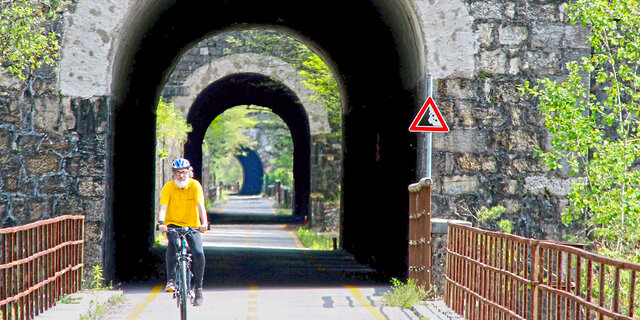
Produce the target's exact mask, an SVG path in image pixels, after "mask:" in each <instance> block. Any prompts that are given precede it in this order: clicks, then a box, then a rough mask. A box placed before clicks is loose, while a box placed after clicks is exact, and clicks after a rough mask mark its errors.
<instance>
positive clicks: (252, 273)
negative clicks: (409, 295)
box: [104, 197, 418, 320]
mask: <svg viewBox="0 0 640 320" xmlns="http://www.w3.org/2000/svg"><path fill="white" fill-rule="evenodd" d="M276 211H277V210H276V209H274V207H273V205H272V203H271V201H270V200H267V199H262V198H260V197H230V198H229V200H228V202H227V203H226V204H225V205H224V206H221V207H216V208H214V210H213V212H212V215H210V216H212V217H214V218H212V219H211V221H212V228H211V230H210V231H208V232H206V233H205V234H204V235H203V242H204V247H205V255H206V259H207V262H206V269H205V278H204V289H203V293H204V304H203V305H202V306H200V307H193V306H189V309H188V318H189V319H225V320H227V319H242V320H258V319H308V320H313V319H418V316H417V315H416V314H415V313H414V312H412V311H410V310H407V309H402V308H392V307H384V306H381V303H380V300H381V298H382V294H383V293H384V292H385V291H387V290H389V285H388V283H383V282H379V281H378V280H377V279H376V274H375V272H374V270H372V269H370V268H369V267H367V266H364V265H361V264H359V263H357V262H356V261H355V260H354V259H353V257H351V256H350V255H349V254H348V253H346V252H343V251H340V250H336V251H316V250H307V249H305V248H304V247H303V246H302V244H301V243H300V241H299V240H298V238H297V236H296V235H295V230H296V229H297V228H298V227H299V226H297V225H290V224H281V223H276V224H273V223H267V221H270V219H271V221H278V218H279V217H278V216H277V215H276ZM216 215H217V216H216ZM216 217H217V218H216ZM274 219H275V220H274ZM285 220H286V219H285ZM216 221H217V222H218V223H216ZM233 221H236V222H238V221H240V222H241V221H246V222H249V221H253V222H254V223H253V224H249V223H242V224H237V223H234V222H233ZM256 221H257V222H258V223H255V222H256ZM228 223H231V224H228ZM163 286H164V283H155V284H135V285H126V286H124V287H123V296H124V302H121V303H119V304H117V305H116V306H115V307H112V308H111V309H110V311H109V312H108V314H107V315H106V316H105V317H104V319H110V320H116V319H127V320H129V319H179V317H180V316H179V311H178V308H177V305H176V300H175V299H172V294H171V293H165V292H163V291H161V289H162V287H163Z"/></svg>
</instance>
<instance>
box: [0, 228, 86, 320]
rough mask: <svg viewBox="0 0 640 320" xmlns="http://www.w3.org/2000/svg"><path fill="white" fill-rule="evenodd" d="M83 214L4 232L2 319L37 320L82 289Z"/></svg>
mask: <svg viewBox="0 0 640 320" xmlns="http://www.w3.org/2000/svg"><path fill="white" fill-rule="evenodd" d="M83 246H84V216H61V217H57V218H53V219H49V220H43V221H38V222H35V223H31V224H27V225H23V226H19V227H13V228H5V229H0V315H1V318H2V319H3V320H8V319H33V318H34V316H36V315H38V314H40V313H42V312H43V311H44V310H46V309H48V308H49V307H51V306H53V305H54V304H55V303H56V301H58V300H59V299H60V297H61V296H62V295H63V294H70V293H73V292H76V291H78V290H80V289H81V287H82V273H83V266H84V265H83V250H84V247H83Z"/></svg>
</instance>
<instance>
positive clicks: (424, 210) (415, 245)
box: [409, 178, 431, 290]
mask: <svg viewBox="0 0 640 320" xmlns="http://www.w3.org/2000/svg"><path fill="white" fill-rule="evenodd" d="M409 279H414V280H416V284H418V285H421V286H424V287H425V288H426V289H427V290H429V289H430V287H431V179H427V178H424V179H422V180H420V182H418V183H414V184H412V185H410V186H409Z"/></svg>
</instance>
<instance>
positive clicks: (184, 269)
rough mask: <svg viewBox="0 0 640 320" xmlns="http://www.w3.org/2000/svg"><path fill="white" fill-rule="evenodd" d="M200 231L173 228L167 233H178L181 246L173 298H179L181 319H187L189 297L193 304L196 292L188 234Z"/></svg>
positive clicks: (178, 252) (178, 254)
mask: <svg viewBox="0 0 640 320" xmlns="http://www.w3.org/2000/svg"><path fill="white" fill-rule="evenodd" d="M195 232H200V231H199V230H198V229H194V228H191V227H186V228H171V229H168V230H167V233H177V234H178V241H179V246H178V250H177V251H176V260H177V263H176V268H175V270H174V273H173V274H174V278H175V280H174V281H175V285H176V290H175V291H174V292H173V298H174V299H177V304H178V309H180V319H182V320H186V319H187V297H188V298H189V301H190V302H191V304H193V301H194V292H193V290H191V279H192V278H193V273H191V253H189V250H188V246H187V239H186V236H187V235H189V234H191V233H195Z"/></svg>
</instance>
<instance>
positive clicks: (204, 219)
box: [196, 202, 209, 232]
mask: <svg viewBox="0 0 640 320" xmlns="http://www.w3.org/2000/svg"><path fill="white" fill-rule="evenodd" d="M196 208H197V209H198V215H199V216H200V231H202V232H205V231H207V229H209V217H208V216H207V210H206V209H205V208H204V204H203V203H202V202H200V203H198V204H197V205H196Z"/></svg>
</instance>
